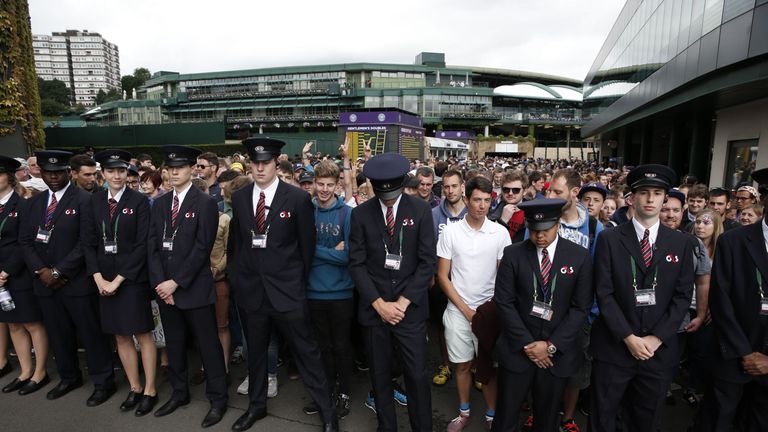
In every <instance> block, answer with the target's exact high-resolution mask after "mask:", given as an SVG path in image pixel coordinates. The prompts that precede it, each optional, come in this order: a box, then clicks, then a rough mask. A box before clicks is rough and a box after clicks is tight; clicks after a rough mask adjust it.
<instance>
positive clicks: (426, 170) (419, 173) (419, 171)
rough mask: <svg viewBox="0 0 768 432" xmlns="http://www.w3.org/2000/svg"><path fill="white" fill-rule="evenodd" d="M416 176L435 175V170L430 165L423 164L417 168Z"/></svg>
mask: <svg viewBox="0 0 768 432" xmlns="http://www.w3.org/2000/svg"><path fill="white" fill-rule="evenodd" d="M416 176H418V177H432V178H434V177H435V172H434V171H432V168H430V167H428V166H421V167H419V169H417V170H416Z"/></svg>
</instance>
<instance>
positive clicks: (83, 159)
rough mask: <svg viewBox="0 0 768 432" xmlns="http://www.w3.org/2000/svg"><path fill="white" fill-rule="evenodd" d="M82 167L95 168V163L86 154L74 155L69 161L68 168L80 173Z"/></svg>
mask: <svg viewBox="0 0 768 432" xmlns="http://www.w3.org/2000/svg"><path fill="white" fill-rule="evenodd" d="M84 166H89V167H95V166H96V161H94V160H93V159H91V157H90V156H88V155H86V154H79V155H74V156H72V157H71V158H70V159H69V167H70V168H71V169H73V170H75V171H80V168H82V167H84Z"/></svg>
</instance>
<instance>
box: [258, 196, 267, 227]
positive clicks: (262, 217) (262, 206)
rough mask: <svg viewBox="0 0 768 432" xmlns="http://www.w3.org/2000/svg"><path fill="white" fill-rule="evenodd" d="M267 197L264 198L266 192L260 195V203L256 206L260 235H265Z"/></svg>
mask: <svg viewBox="0 0 768 432" xmlns="http://www.w3.org/2000/svg"><path fill="white" fill-rule="evenodd" d="M266 201H267V197H266V196H264V191H262V192H260V193H259V202H258V204H256V229H257V230H259V234H264V225H266V223H267V216H266V208H267V202H266Z"/></svg>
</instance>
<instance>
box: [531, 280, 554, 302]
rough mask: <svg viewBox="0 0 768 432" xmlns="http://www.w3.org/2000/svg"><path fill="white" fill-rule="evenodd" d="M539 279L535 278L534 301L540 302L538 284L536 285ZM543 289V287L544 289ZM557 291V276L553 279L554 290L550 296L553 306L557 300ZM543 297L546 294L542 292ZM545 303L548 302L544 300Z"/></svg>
mask: <svg viewBox="0 0 768 432" xmlns="http://www.w3.org/2000/svg"><path fill="white" fill-rule="evenodd" d="M536 281H537V278H536V276H534V277H533V301H539V290H538V284H537V283H536ZM542 288H543V287H542ZM556 289H557V275H555V278H554V279H552V290H551V293H550V295H549V303H548V304H549V305H550V306H552V301H554V300H555V290H556ZM541 294H542V296H543V295H544V292H543V290H542V293H541ZM544 301H545V302H546V301H547V299H546V298H544Z"/></svg>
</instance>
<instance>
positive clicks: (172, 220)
mask: <svg viewBox="0 0 768 432" xmlns="http://www.w3.org/2000/svg"><path fill="white" fill-rule="evenodd" d="M162 150H163V152H164V153H165V166H167V167H168V174H169V175H170V181H171V186H173V190H172V191H169V192H168V193H166V194H165V195H163V196H161V197H160V198H157V200H155V203H154V205H153V206H152V211H151V216H150V226H149V234H148V239H147V245H148V250H149V257H148V263H149V281H150V287H152V288H153V289H154V290H155V293H156V295H157V297H158V300H157V303H158V305H159V306H160V317H161V319H162V320H163V329H164V330H165V340H166V349H167V350H168V361H169V364H168V368H169V369H170V381H171V387H172V388H173V393H172V394H171V399H170V400H169V401H168V402H166V403H165V404H164V405H163V406H161V407H160V408H158V410H157V411H155V416H157V417H162V416H165V415H168V414H171V413H172V412H174V411H176V409H177V408H179V407H180V406H183V405H187V404H188V403H189V383H188V380H187V370H188V369H187V350H186V347H187V342H188V340H189V339H190V338H191V339H193V340H195V341H196V342H197V345H198V346H199V348H200V356H201V357H202V361H203V367H204V368H205V377H206V396H207V397H208V400H209V401H210V403H211V408H210V410H209V411H208V414H207V415H206V416H205V418H204V419H203V422H202V426H203V427H209V426H212V425H214V424H216V423H218V422H219V421H221V419H222V417H223V416H224V413H225V412H226V411H227V400H228V397H227V379H226V369H225V367H224V353H223V351H222V348H221V344H220V343H219V336H218V330H217V326H216V315H215V311H214V303H215V301H216V292H215V291H214V288H213V274H212V273H211V265H210V256H211V249H213V242H214V240H215V239H216V230H217V228H218V221H219V212H218V206H217V205H216V200H215V199H213V198H212V197H210V196H209V195H207V194H204V193H202V192H201V191H200V190H199V189H197V188H196V187H192V172H193V166H194V165H195V164H196V163H197V156H198V155H199V154H200V150H197V149H194V148H190V147H183V146H175V145H168V146H163V147H162Z"/></svg>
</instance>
